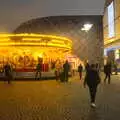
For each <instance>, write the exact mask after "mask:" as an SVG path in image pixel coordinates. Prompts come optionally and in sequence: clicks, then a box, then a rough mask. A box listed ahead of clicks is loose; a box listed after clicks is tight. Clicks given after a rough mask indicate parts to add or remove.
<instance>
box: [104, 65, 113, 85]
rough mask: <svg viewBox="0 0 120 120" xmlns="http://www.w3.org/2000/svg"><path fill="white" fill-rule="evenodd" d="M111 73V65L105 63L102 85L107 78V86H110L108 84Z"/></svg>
mask: <svg viewBox="0 0 120 120" xmlns="http://www.w3.org/2000/svg"><path fill="white" fill-rule="evenodd" d="M111 72H112V67H111V63H107V64H106V65H105V66H104V73H105V79H104V83H106V79H107V78H108V84H110V82H111Z"/></svg>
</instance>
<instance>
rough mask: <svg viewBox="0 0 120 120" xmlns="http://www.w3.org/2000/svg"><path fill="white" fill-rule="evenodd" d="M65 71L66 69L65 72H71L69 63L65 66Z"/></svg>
mask: <svg viewBox="0 0 120 120" xmlns="http://www.w3.org/2000/svg"><path fill="white" fill-rule="evenodd" d="M63 69H64V72H69V71H70V65H69V63H65V64H64V65H63Z"/></svg>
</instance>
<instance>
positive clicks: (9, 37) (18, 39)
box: [0, 33, 72, 50]
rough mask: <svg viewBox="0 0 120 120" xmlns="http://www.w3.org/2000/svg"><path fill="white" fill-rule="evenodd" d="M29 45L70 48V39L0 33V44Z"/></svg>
mask: <svg viewBox="0 0 120 120" xmlns="http://www.w3.org/2000/svg"><path fill="white" fill-rule="evenodd" d="M42 39H43V40H42ZM47 39H48V41H47ZM49 40H50V41H49ZM31 45H32V46H44V47H56V48H66V49H69V50H72V41H71V40H70V39H68V38H65V37H60V36H53V35H43V34H33V33H31V34H28V33H25V34H0V46H31Z"/></svg>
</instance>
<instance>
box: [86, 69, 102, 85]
mask: <svg viewBox="0 0 120 120" xmlns="http://www.w3.org/2000/svg"><path fill="white" fill-rule="evenodd" d="M99 83H100V77H99V74H98V72H97V71H96V70H93V69H89V70H88V73H87V74H86V76H85V81H84V84H87V85H88V86H95V85H98V84H99Z"/></svg>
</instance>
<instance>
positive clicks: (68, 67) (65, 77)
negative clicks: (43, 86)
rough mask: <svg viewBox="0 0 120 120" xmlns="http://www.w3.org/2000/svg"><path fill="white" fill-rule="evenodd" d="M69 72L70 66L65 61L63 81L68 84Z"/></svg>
mask: <svg viewBox="0 0 120 120" xmlns="http://www.w3.org/2000/svg"><path fill="white" fill-rule="evenodd" d="M69 71H70V64H69V63H68V61H67V60H66V62H65V64H64V65H63V72H64V80H65V81H66V82H68V73H69Z"/></svg>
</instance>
